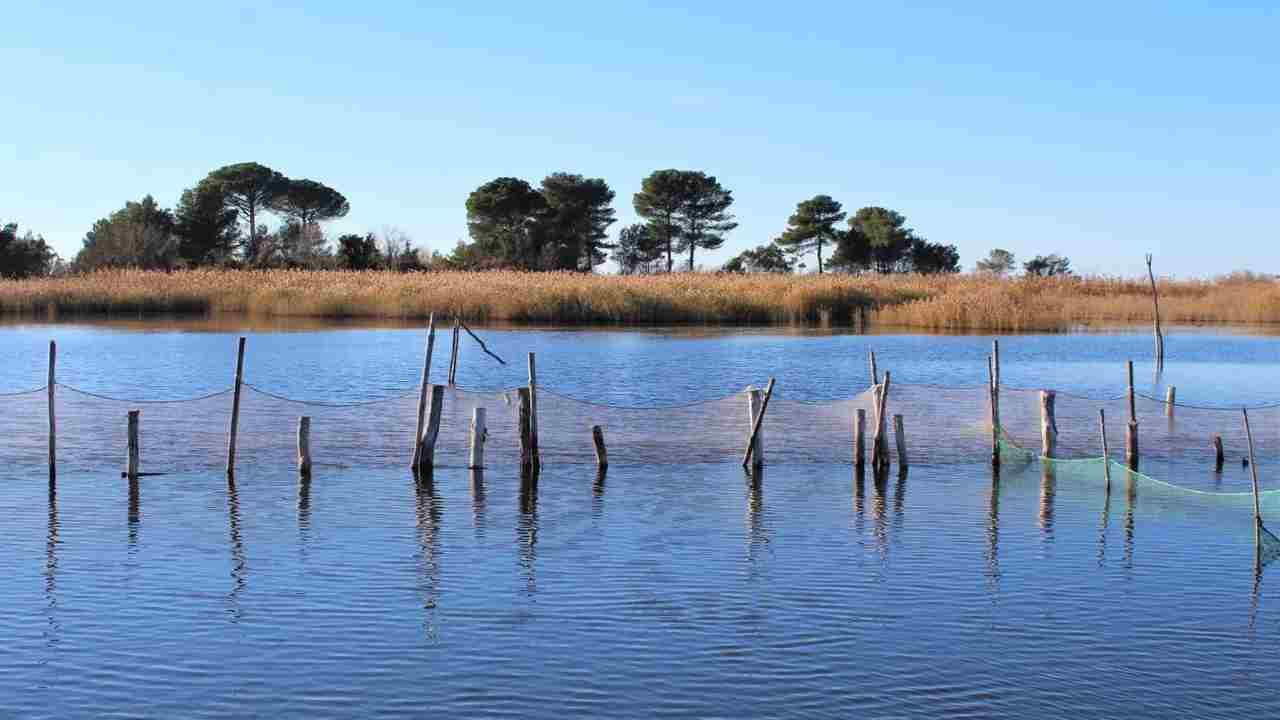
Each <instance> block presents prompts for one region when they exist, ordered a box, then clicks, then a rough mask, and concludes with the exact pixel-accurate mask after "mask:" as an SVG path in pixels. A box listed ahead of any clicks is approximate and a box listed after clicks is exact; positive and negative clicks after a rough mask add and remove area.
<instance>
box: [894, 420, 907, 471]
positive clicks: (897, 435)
mask: <svg viewBox="0 0 1280 720" xmlns="http://www.w3.org/2000/svg"><path fill="white" fill-rule="evenodd" d="M893 439H894V441H895V442H896V443H897V445H898V472H899V473H906V472H907V436H906V434H905V433H904V432H903V431H902V415H894V416H893Z"/></svg>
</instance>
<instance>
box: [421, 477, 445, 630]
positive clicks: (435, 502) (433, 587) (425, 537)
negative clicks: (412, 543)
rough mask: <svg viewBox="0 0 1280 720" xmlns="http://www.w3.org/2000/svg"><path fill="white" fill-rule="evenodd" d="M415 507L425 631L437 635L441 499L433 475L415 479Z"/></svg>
mask: <svg viewBox="0 0 1280 720" xmlns="http://www.w3.org/2000/svg"><path fill="white" fill-rule="evenodd" d="M414 489H415V491H416V499H417V502H416V503H415V504H414V509H415V515H416V519H417V528H418V587H419V589H420V592H421V593H422V609H423V610H424V611H425V614H424V616H423V631H424V632H425V633H426V635H427V636H428V637H432V638H434V637H435V636H436V626H435V608H436V604H437V601H438V600H439V597H440V516H441V514H442V512H443V507H442V505H441V500H440V496H439V495H437V494H436V487H435V482H434V479H433V478H432V476H431V473H425V474H423V475H421V476H419V477H417V478H416V479H415V482H414Z"/></svg>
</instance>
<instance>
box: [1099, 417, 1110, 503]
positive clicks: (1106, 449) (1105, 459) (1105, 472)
mask: <svg viewBox="0 0 1280 720" xmlns="http://www.w3.org/2000/svg"><path fill="white" fill-rule="evenodd" d="M1098 427H1099V429H1100V430H1101V431H1102V479H1103V480H1105V481H1106V483H1107V492H1108V493H1110V492H1111V448H1110V446H1108V445H1107V411H1106V410H1103V409H1102V408H1098Z"/></svg>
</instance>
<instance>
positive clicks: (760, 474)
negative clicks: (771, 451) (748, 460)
mask: <svg viewBox="0 0 1280 720" xmlns="http://www.w3.org/2000/svg"><path fill="white" fill-rule="evenodd" d="M746 484H747V517H746V520H747V559H748V560H751V561H754V560H756V559H757V555H756V553H757V551H760V550H766V551H767V550H768V547H769V529H768V525H767V524H766V523H765V520H764V467H757V468H755V470H754V471H753V472H748V473H746ZM754 567H755V566H754V564H753V565H752V569H754Z"/></svg>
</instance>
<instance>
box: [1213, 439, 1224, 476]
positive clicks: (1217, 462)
mask: <svg viewBox="0 0 1280 720" xmlns="http://www.w3.org/2000/svg"><path fill="white" fill-rule="evenodd" d="M1225 462H1226V454H1225V453H1223V452H1222V436H1221V435H1214V436H1213V471H1214V472H1216V473H1221V472H1222V465H1223V463H1225Z"/></svg>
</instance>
